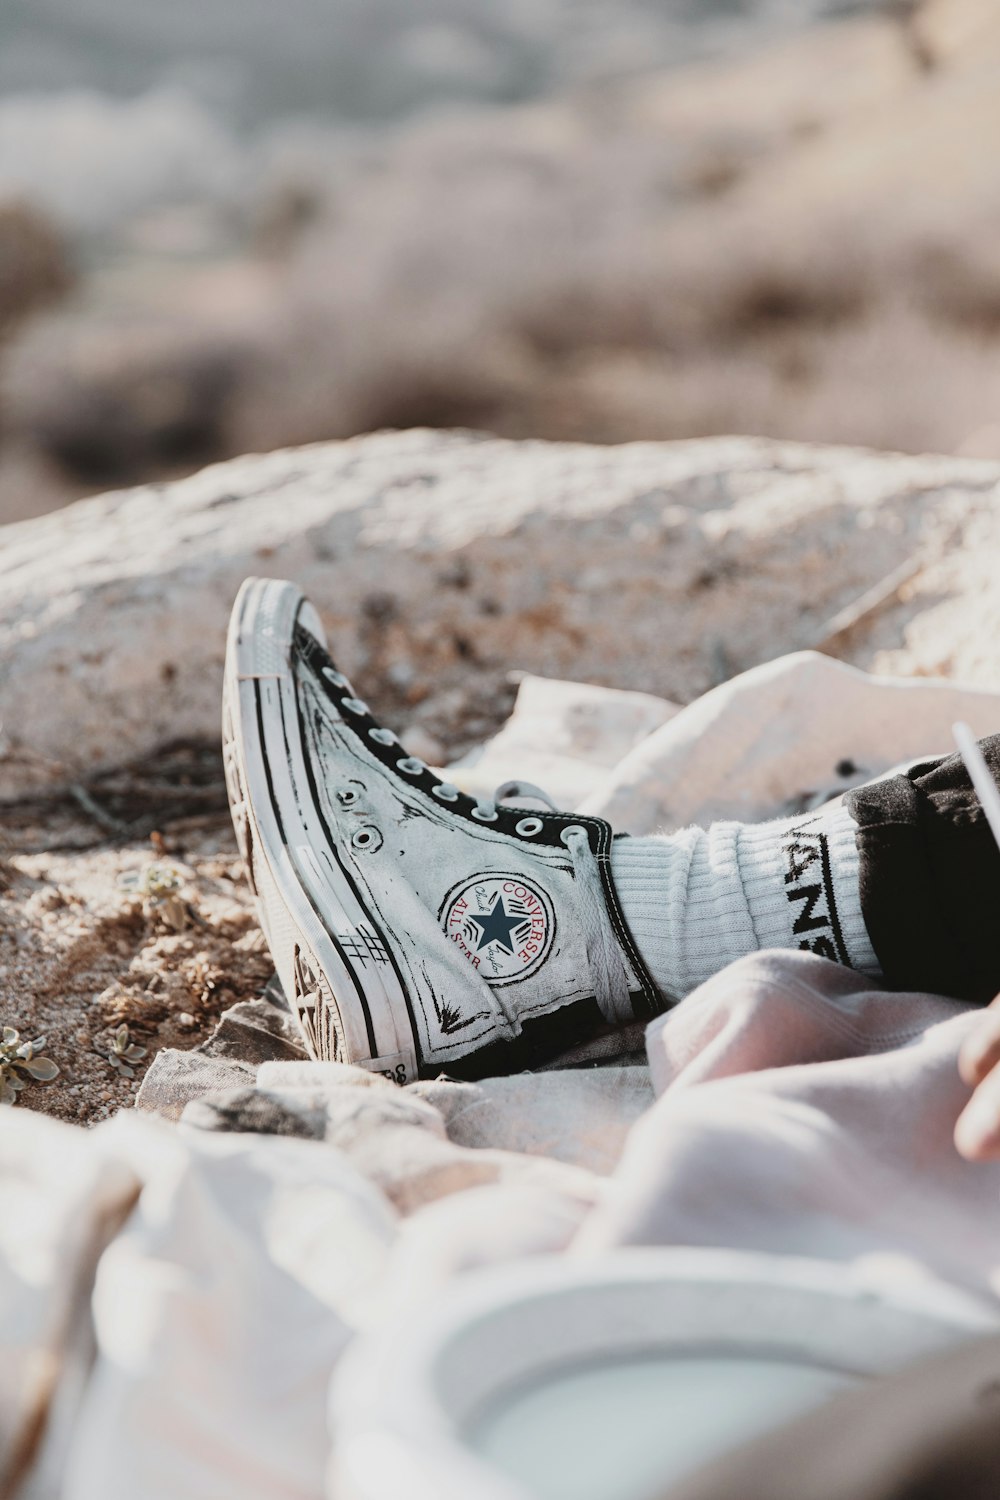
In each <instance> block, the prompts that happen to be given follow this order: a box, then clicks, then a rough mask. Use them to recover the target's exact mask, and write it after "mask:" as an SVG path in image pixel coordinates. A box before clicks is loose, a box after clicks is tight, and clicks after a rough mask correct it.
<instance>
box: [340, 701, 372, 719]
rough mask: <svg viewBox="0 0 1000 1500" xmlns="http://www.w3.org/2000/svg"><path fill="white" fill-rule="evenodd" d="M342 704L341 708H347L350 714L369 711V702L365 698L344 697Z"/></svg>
mask: <svg viewBox="0 0 1000 1500" xmlns="http://www.w3.org/2000/svg"><path fill="white" fill-rule="evenodd" d="M340 706H341V708H346V709H347V712H348V713H349V714H359V715H360V714H366V713H367V712H368V704H367V703H366V702H365V701H364V699H363V698H342V699H341V701H340Z"/></svg>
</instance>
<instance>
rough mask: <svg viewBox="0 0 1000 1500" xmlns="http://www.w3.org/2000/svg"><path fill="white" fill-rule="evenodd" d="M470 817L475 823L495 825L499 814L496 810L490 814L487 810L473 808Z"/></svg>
mask: <svg viewBox="0 0 1000 1500" xmlns="http://www.w3.org/2000/svg"><path fill="white" fill-rule="evenodd" d="M472 816H473V817H474V818H475V820H476V822H477V823H495V822H496V820H497V818H498V817H499V816H500V814H499V813H498V812H497V810H496V808H494V809H493V811H492V812H491V811H490V810H489V808H483V807H474V808H473V809H472Z"/></svg>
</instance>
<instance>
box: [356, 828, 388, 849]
mask: <svg viewBox="0 0 1000 1500" xmlns="http://www.w3.org/2000/svg"><path fill="white" fill-rule="evenodd" d="M351 847H352V848H353V849H363V850H364V852H365V853H366V854H372V853H374V851H375V850H376V849H381V847H382V835H381V834H380V833H379V831H378V829H377V828H359V829H357V830H356V832H354V833H352V834H351Z"/></svg>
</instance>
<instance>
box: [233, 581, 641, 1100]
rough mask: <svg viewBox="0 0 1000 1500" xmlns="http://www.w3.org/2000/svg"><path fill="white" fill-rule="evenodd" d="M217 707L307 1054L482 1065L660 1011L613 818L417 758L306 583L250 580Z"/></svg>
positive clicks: (453, 1068) (252, 865)
mask: <svg viewBox="0 0 1000 1500" xmlns="http://www.w3.org/2000/svg"><path fill="white" fill-rule="evenodd" d="M224 712H225V724H224V733H225V743H226V770H227V779H228V782H229V788H230V798H231V802H232V806H233V816H234V822H235V825H236V830H237V835H238V837H239V840H240V844H241V848H242V850H243V854H244V857H245V860H246V864H247V869H248V873H249V875H250V879H251V881H252V883H253V886H254V889H255V892H256V894H257V897H258V903H259V910H260V917H261V922H262V925H263V927H264V931H265V934H266V936H267V938H268V941H269V944H270V947H271V951H272V954H273V957H274V960H275V965H276V967H277V969H278V973H279V976H280V978H281V981H282V984H283V986H284V988H285V992H286V994H287V995H288V996H289V997H290V999H291V1000H292V1003H293V1004H294V1006H295V1009H296V1013H297V1015H298V1018H299V1022H300V1024H301V1026H302V1030H303V1032H304V1035H305V1038H306V1042H307V1045H308V1047H309V1050H310V1052H311V1053H312V1054H313V1055H314V1056H316V1057H318V1058H334V1059H339V1060H343V1061H348V1062H353V1063H360V1064H362V1065H363V1066H366V1067H370V1068H375V1069H378V1070H380V1071H383V1072H385V1073H387V1074H388V1075H389V1076H390V1077H393V1078H395V1079H396V1080H397V1081H399V1082H406V1081H409V1080H411V1079H413V1078H415V1077H418V1076H428V1075H430V1076H433V1075H434V1074H436V1073H438V1072H439V1071H441V1069H442V1068H447V1070H448V1071H449V1072H450V1073H452V1074H455V1075H460V1076H481V1075H482V1074H483V1073H485V1072H500V1071H510V1070H511V1069H513V1068H520V1067H528V1066H533V1065H536V1064H537V1063H539V1062H541V1061H543V1060H545V1059H546V1058H547V1057H551V1056H552V1055H553V1054H556V1053H558V1052H560V1051H563V1050H565V1049H567V1048H569V1047H572V1046H574V1045H576V1044H577V1043H579V1042H581V1041H583V1040H586V1039H587V1038H588V1037H590V1036H592V1035H595V1034H597V1033H598V1032H600V1031H602V1030H607V1029H608V1028H609V1027H612V1026H616V1025H620V1024H623V1023H627V1022H634V1021H636V1020H637V1019H639V1020H642V1019H647V1018H648V1017H650V1016H652V1015H655V1014H656V1013H657V1012H658V1011H660V1010H661V1009H662V1008H663V1002H662V1000H661V998H660V995H659V993H658V991H657V989H656V986H655V985H654V983H653V981H652V979H651V977H650V975H649V973H648V971H647V969H646V967H645V965H644V963H643V961H642V959H641V957H640V955H639V953H638V951H637V949H636V947H635V944H634V943H633V941H632V938H631V935H630V933H629V931H628V927H627V925H626V923H625V921H624V918H623V916H622V913H621V910H620V907H619V904H618V899H617V896H616V894H615V890H614V885H613V882H612V879H611V870H610V858H609V855H610V848H611V830H610V828H609V826H608V825H607V824H606V823H605V822H603V821H602V820H601V819H599V818H590V817H577V816H575V815H571V814H564V813H557V812H551V811H546V810H541V811H537V812H536V811H534V810H530V811H529V810H528V809H526V808H525V807H523V806H520V807H508V806H504V805H501V804H498V803H495V802H483V801H478V802H477V801H476V800H474V799H473V798H471V797H468V796H466V795H465V794H464V793H462V792H461V791H460V790H459V789H458V788H457V787H455V786H452V785H450V784H449V783H448V782H446V781H442V780H441V779H440V777H438V776H437V775H435V774H434V773H433V772H432V771H430V770H429V769H428V767H427V766H426V765H424V764H423V762H422V761H419V760H417V759H415V758H414V757H413V756H411V755H408V754H407V753H406V751H405V750H404V749H403V747H402V746H401V745H400V743H399V742H398V740H397V738H396V736H395V735H394V734H393V733H392V731H391V730H388V729H385V728H383V727H382V726H381V725H380V724H378V723H377V722H376V720H375V719H374V718H373V716H372V714H371V713H370V711H369V709H368V707H367V705H366V704H365V703H364V702H363V701H362V700H361V699H360V698H358V697H357V695H356V694H355V692H354V690H353V688H352V687H351V684H350V683H349V682H348V680H347V678H346V677H345V676H344V675H343V674H342V673H341V672H339V671H338V670H337V668H336V667H335V665H334V663H333V662H332V661H331V659H330V657H329V656H328V654H327V652H326V650H325V648H324V646H323V644H322V631H321V627H320V624H319V620H318V618H317V616H316V614H315V611H314V610H313V609H312V608H311V606H310V605H309V604H308V603H307V601H306V600H305V599H304V597H303V596H302V594H301V593H300V592H299V590H298V589H297V588H295V587H294V585H292V584H288V583H282V582H277V581H273V580H253V579H251V580H248V582H247V583H246V584H244V586H243V588H242V590H241V591H240V595H239V597H238V599H237V601H236V605H235V607H234V611H233V622H232V626H231V629H230V639H229V649H228V653H227V668H226V690H225V711H224Z"/></svg>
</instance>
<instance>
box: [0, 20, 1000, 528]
mask: <svg viewBox="0 0 1000 1500" xmlns="http://www.w3.org/2000/svg"><path fill="white" fill-rule="evenodd" d="M998 143H1000V5H998V4H997V0H892V3H879V0H868V3H864V0H855V3H852V4H847V3H843V0H840V3H838V0H281V3H276V0H215V3H213V4H210V5H206V4H204V3H203V0H172V3H171V4H169V5H164V4H163V3H162V0H5V3H4V5H3V6H2V7H0V520H3V521H7V520H14V519H19V518H22V517H26V516H30V515H33V514H38V513H40V512H42V511H45V510H48V509H51V508H53V507H55V506H58V505H61V504H64V503H65V502H66V501H68V500H71V499H74V498H77V497H79V496H81V495H85V494H88V493H92V492H94V491H96V490H98V489H101V488H107V487H110V486H120V485H129V484H135V483H140V482H145V481H150V480H159V479H163V478H166V477H172V476H175V475H179V474H183V473H186V472H190V471H191V470H193V469H195V468H198V467H200V466H201V465H202V464H203V463H205V462H208V461H211V460H213V459H216V458H222V457H226V456H228V455H231V454H234V453H237V452H241V451H245V450H264V449H269V448H273V447H276V446H279V445H283V444H289V443H300V442H306V441H312V440H315V439H322V438H331V437H343V436H349V435H351V434H354V433H358V432H363V431H368V430H370V429H373V428H379V427H405V426H412V425H431V426H454V425H459V426H472V427H479V428H485V429H489V430H491V431H493V432H497V433H501V434H506V435H511V436H517V437H542V438H570V439H586V440H589V441H596V442H620V441H624V440H630V439H637V438H638V439H641V438H674V437H689V436H701V435H706V434H712V433H722V432H750V433H761V434H767V435H771V436H777V437H788V438H801V439H808V440H816V441H831V442H843V443H852V444H869V445H874V446H878V447H884V448H898V449H903V450H908V451H914V452H916V451H924V450H935V451H939V452H951V453H964V454H968V455H972V456H982V457H997V458H1000V168H998V162H997V148H998Z"/></svg>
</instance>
